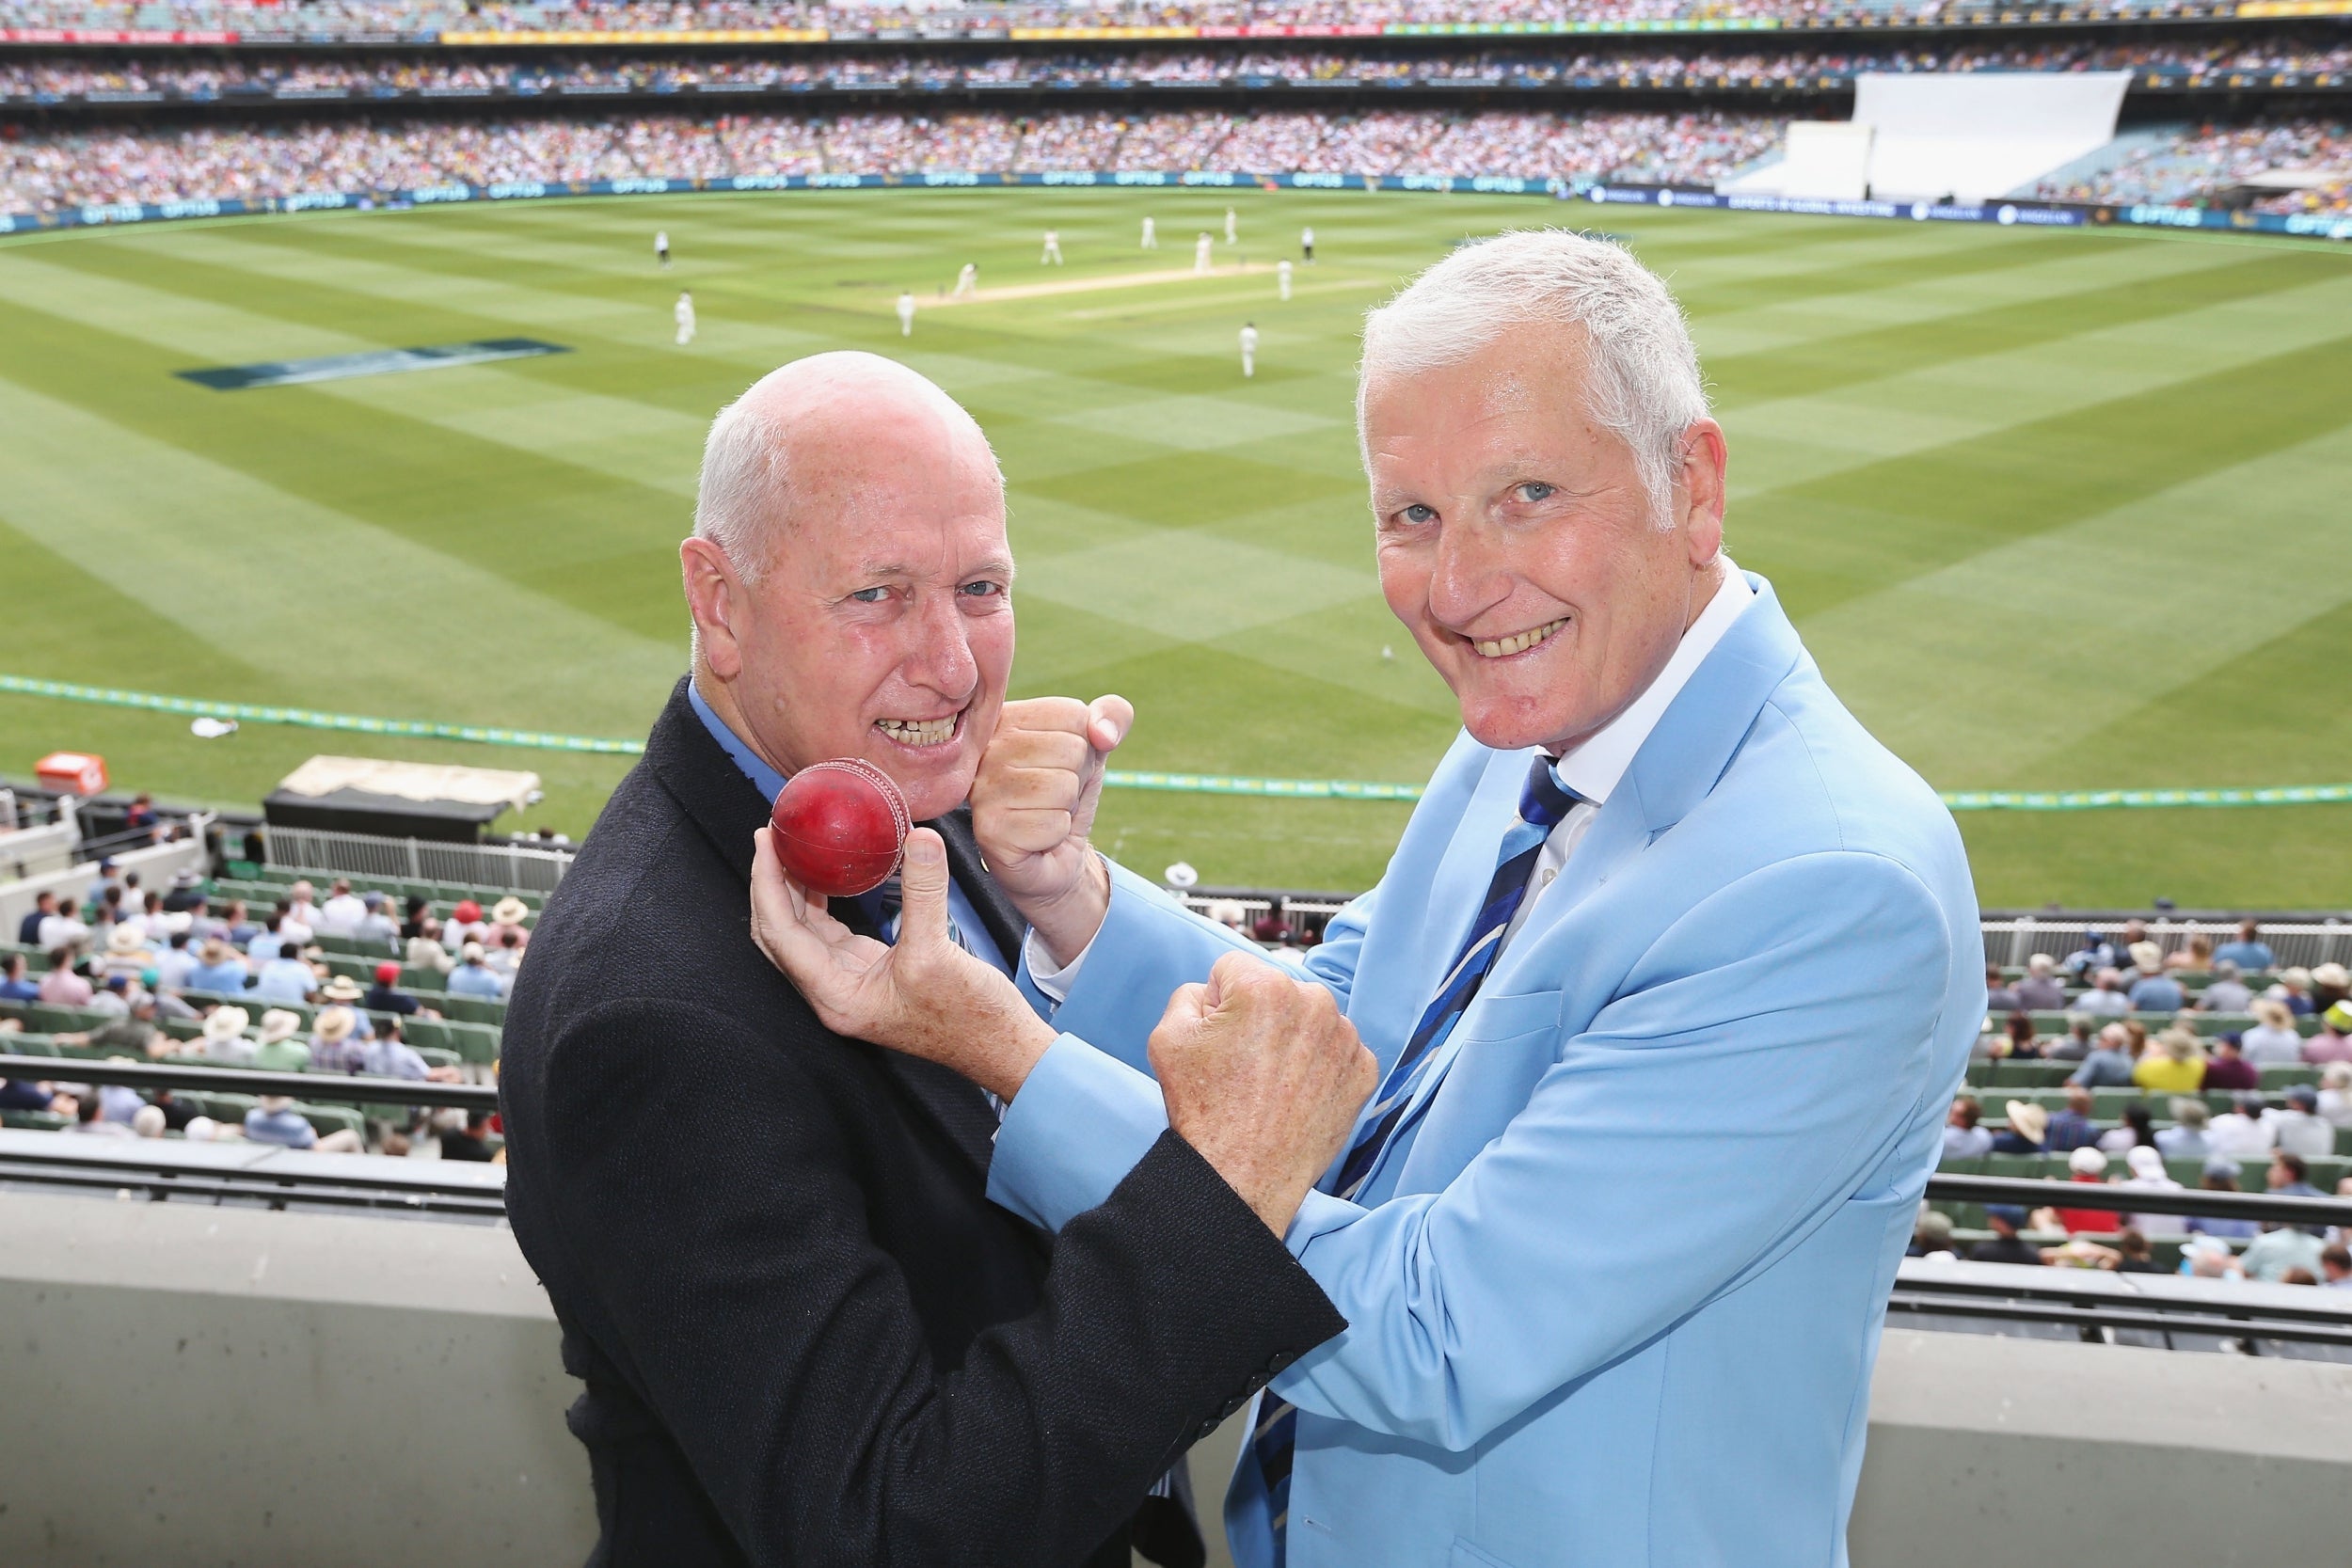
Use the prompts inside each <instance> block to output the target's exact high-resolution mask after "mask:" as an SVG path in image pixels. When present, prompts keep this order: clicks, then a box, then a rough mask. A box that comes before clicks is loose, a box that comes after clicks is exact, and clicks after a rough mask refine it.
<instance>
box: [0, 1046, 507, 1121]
mask: <svg viewBox="0 0 2352 1568" xmlns="http://www.w3.org/2000/svg"><path fill="white" fill-rule="evenodd" d="M0 1078H12V1079H18V1080H23V1081H30V1082H33V1083H43V1082H47V1083H72V1084H120V1085H125V1086H126V1087H129V1088H134V1089H196V1090H199V1091H202V1090H206V1089H217V1090H219V1091H220V1092H221V1093H223V1094H282V1095H286V1096H288V1097H290V1098H292V1099H294V1100H300V1101H307V1102H309V1103H311V1104H334V1105H340V1104H344V1103H353V1104H366V1105H455V1106H459V1107H461V1108H463V1109H467V1110H482V1111H495V1110H497V1109H498V1105H499V1092H498V1090H497V1089H496V1088H494V1087H491V1086H490V1085H486V1084H436V1083H422V1082H419V1081H418V1080H416V1079H411V1078H373V1077H367V1076H363V1075H361V1074H358V1073H347V1072H263V1071H262V1070H260V1069H255V1068H236V1067H218V1068H215V1067H174V1066H172V1065H170V1064H168V1063H164V1062H112V1061H108V1062H99V1061H87V1060H85V1059H84V1058H82V1057H79V1056H9V1055H0Z"/></svg>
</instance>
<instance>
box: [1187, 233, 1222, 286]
mask: <svg viewBox="0 0 2352 1568" xmlns="http://www.w3.org/2000/svg"><path fill="white" fill-rule="evenodd" d="M1215 248H1216V241H1215V240H1213V239H1211V238H1210V237H1209V231H1208V230H1205V229H1203V230H1200V238H1199V239H1197V240H1195V241H1193V242H1192V270H1193V271H1194V272H1196V273H1199V274H1200V275H1202V276H1203V277H1205V276H1207V274H1208V270H1209V252H1210V251H1211V250H1213V249H1215Z"/></svg>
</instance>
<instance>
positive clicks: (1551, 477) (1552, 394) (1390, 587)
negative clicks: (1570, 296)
mask: <svg viewBox="0 0 2352 1568" xmlns="http://www.w3.org/2000/svg"><path fill="white" fill-rule="evenodd" d="M1584 378H1585V349H1584V340H1583V334H1582V332H1581V329H1578V328H1574V327H1564V326H1554V325H1542V326H1527V327H1521V328H1517V329H1514V330H1511V331H1508V332H1505V333H1504V334H1502V336H1501V337H1500V338H1499V339H1498V340H1497V341H1494V342H1493V343H1491V344H1489V345H1487V346H1486V348H1484V349H1482V350H1480V351H1479V352H1477V353H1475V354H1473V355H1471V356H1469V357H1468V358H1465V359H1462V360H1459V361H1457V362H1455V363H1454V364H1451V365H1446V366H1442V367H1440V368H1438V369H1435V370H1421V371H1414V372H1379V371H1375V372H1374V373H1373V374H1372V376H1371V378H1370V379H1369V380H1368V381H1367V382H1366V385H1365V388H1364V399H1363V431H1364V451H1365V462H1366V466H1367V467H1368V469H1369V472H1370V477H1371V482H1372V508H1373V515H1374V520H1375V528H1376V531H1377V532H1376V546H1377V549H1378V555H1379V563H1380V588H1381V593H1382V594H1383V595H1384V596H1385V597H1386V598H1387V599H1388V601H1389V608H1390V609H1391V610H1393V611H1394V612H1395V613H1396V617H1397V619H1398V620H1400V621H1402V622H1404V623H1405V626H1406V628H1407V629H1408V630H1409V631H1411V633H1412V634H1413V640H1414V641H1416V642H1418V643H1419V644H1420V645H1421V650H1422V654H1423V655H1425V656H1426V657H1428V659H1429V662H1430V663H1431V664H1433V665H1435V666H1436V667H1437V671H1438V674H1440V675H1442V676H1444V677H1445V681H1446V684H1447V685H1448V686H1450V687H1452V688H1453V689H1454V697H1455V699H1456V701H1458V702H1459V703H1460V705H1461V709H1462V722H1463V724H1464V725H1465V726H1466V727H1468V729H1469V730H1470V734H1471V735H1472V736H1475V737H1476V738H1477V739H1478V740H1479V741H1480V742H1481V743H1482V744H1484V745H1487V746H1492V747H1495V748H1496V749H1498V750H1504V751H1509V750H1516V749H1518V748H1520V747H1527V746H1542V747H1545V748H1547V749H1549V750H1551V751H1553V752H1559V751H1561V750H1564V749H1565V748H1566V747H1569V746H1572V745H1575V744H1577V743H1578V742H1580V741H1581V740H1583V739H1584V738H1586V737H1587V736H1591V735H1592V734H1593V733H1594V732H1595V731H1597V730H1598V729H1599V728H1600V727H1601V726H1602V725H1604V724H1606V723H1608V722H1609V721H1610V720H1612V719H1613V718H1615V717H1616V716H1617V715H1618V714H1619V713H1621V712H1623V711H1624V709H1625V708H1626V706H1627V705H1629V704H1630V703H1631V702H1632V701H1633V699H1634V698H1636V697H1637V696H1639V695H1640V694H1641V692H1642V690H1643V689H1644V688H1645V687H1646V686H1648V685H1649V683H1650V682H1651V681H1652V680H1653V679H1655V678H1656V677H1657V675H1658V673H1659V672H1660V671H1661V669H1663V668H1664V667H1665V663H1666V660H1667V658H1668V657H1670V656H1671V655H1672V654H1673V652H1674V648H1675V644H1676V643H1677V641H1680V640H1681V637H1682V634H1683V632H1684V631H1685V630H1686V629H1688V627H1689V626H1690V625H1691V623H1692V621H1694V620H1696V619H1697V617H1698V614H1699V611H1700V610H1704V609H1705V608H1706V607H1707V602H1708V598H1710V597H1711V596H1712V594H1713V593H1714V590H1715V587H1716V585H1717V582H1718V580H1719V579H1718V576H1717V574H1718V571H1719V556H1718V551H1719V549H1720V547H1721V546H1722V543H1723V474H1724V444H1723V433H1722V431H1721V429H1720V428H1718V427H1717V426H1716V424H1715V422H1714V421H1713V420H1698V421H1696V422H1695V423H1693V424H1692V426H1691V428H1690V429H1689V430H1688V431H1686V432H1685V433H1684V435H1683V437H1682V461H1681V463H1680V465H1679V467H1677V469H1676V470H1675V473H1676V476H1677V483H1676V485H1675V492H1674V495H1673V496H1672V497H1671V498H1670V499H1669V503H1668V508H1667V511H1668V519H1667V520H1668V524H1669V526H1666V527H1661V526H1660V519H1659V515H1658V510H1657V508H1656V507H1655V506H1653V504H1652V501H1651V498H1650V497H1649V496H1648V494H1647V493H1646V492H1645V490H1644V488H1643V485H1642V483H1641V476H1640V473H1639V471H1638V469H1637V467H1636V466H1635V462H1634V456H1633V451H1632V450H1631V449H1630V448H1629V446H1628V445H1627V444H1626V442H1625V441H1624V440H1623V439H1622V438H1621V437H1619V436H1617V435H1615V434H1614V433H1613V432H1611V431H1609V430H1607V429H1605V428H1603V427H1602V426H1600V425H1599V424H1598V423H1597V422H1596V421H1595V420H1593V419H1592V417H1591V415H1590V413H1589V412H1588V410H1587V408H1586V405H1585V397H1584V393H1583V385H1584Z"/></svg>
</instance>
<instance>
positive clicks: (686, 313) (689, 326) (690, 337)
mask: <svg viewBox="0 0 2352 1568" xmlns="http://www.w3.org/2000/svg"><path fill="white" fill-rule="evenodd" d="M670 314H671V315H673V316H675V317H676V318H677V346H678V347H680V348H684V347H685V346H686V345H687V344H689V343H691V342H692V341H694V296H693V295H692V294H690V293H686V292H684V291H683V290H681V291H679V293H678V296H677V304H676V305H675V306H673V307H672V308H671V310H670Z"/></svg>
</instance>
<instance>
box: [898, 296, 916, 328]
mask: <svg viewBox="0 0 2352 1568" xmlns="http://www.w3.org/2000/svg"><path fill="white" fill-rule="evenodd" d="M898 336H899V337H901V338H912V337H914V290H913V289H909V290H907V291H906V292H904V293H901V294H899V296H898Z"/></svg>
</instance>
